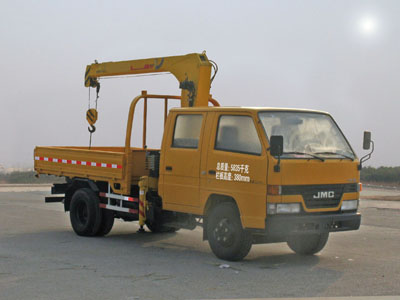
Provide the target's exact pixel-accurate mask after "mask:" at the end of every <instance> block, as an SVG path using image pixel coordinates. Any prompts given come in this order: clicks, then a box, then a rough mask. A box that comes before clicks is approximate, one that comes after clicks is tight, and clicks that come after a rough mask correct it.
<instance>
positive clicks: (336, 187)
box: [282, 183, 357, 209]
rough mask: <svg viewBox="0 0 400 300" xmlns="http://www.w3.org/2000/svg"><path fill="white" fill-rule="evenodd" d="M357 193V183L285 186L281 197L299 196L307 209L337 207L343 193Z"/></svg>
mask: <svg viewBox="0 0 400 300" xmlns="http://www.w3.org/2000/svg"><path fill="white" fill-rule="evenodd" d="M355 192H357V183H348V184H324V185H319V184H318V185H285V186H282V195H301V196H302V197H303V200H304V203H305V205H306V207H307V208H310V209H314V208H332V207H337V206H338V205H339V203H340V200H341V199H342V196H343V193H355Z"/></svg>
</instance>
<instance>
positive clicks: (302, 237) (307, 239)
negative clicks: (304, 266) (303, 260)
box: [287, 232, 329, 255]
mask: <svg viewBox="0 0 400 300" xmlns="http://www.w3.org/2000/svg"><path fill="white" fill-rule="evenodd" d="M328 237H329V232H324V233H319V234H318V233H316V234H298V235H293V236H290V237H289V239H288V241H287V244H288V246H289V247H290V249H292V250H293V251H294V252H296V253H297V254H301V255H313V254H315V253H318V252H319V251H321V250H322V249H323V248H324V247H325V245H326V243H327V242H328Z"/></svg>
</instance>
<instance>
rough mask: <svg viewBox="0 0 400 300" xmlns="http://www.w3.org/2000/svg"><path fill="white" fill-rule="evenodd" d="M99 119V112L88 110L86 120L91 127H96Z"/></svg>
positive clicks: (92, 109)
mask: <svg viewBox="0 0 400 300" xmlns="http://www.w3.org/2000/svg"><path fill="white" fill-rule="evenodd" d="M97 118H98V112H97V110H96V109H95V108H91V109H88V110H87V112H86V120H87V121H88V123H89V125H94V124H95V123H96V121H97Z"/></svg>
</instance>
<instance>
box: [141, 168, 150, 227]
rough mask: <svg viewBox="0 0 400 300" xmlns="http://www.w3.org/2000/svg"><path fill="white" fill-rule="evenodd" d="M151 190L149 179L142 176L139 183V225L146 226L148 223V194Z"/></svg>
mask: <svg viewBox="0 0 400 300" xmlns="http://www.w3.org/2000/svg"><path fill="white" fill-rule="evenodd" d="M148 188H149V177H148V176H142V177H140V181H139V225H140V226H144V225H145V222H146V210H145V202H146V194H147V191H148Z"/></svg>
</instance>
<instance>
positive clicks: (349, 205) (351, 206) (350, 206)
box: [342, 200, 358, 210]
mask: <svg viewBox="0 0 400 300" xmlns="http://www.w3.org/2000/svg"><path fill="white" fill-rule="evenodd" d="M357 208H358V200H344V201H343V202H342V210H357Z"/></svg>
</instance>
